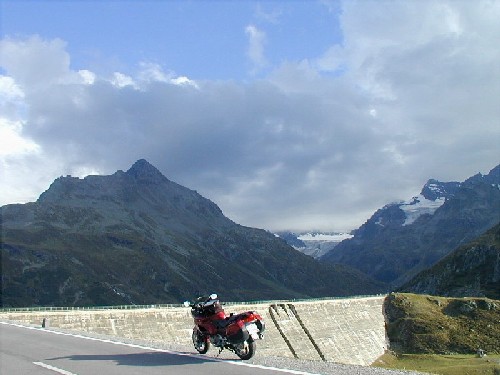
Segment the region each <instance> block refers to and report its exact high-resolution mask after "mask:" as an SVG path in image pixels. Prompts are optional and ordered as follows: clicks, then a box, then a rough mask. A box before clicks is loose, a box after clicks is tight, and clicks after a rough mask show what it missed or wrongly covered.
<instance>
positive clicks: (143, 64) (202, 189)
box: [0, 0, 500, 231]
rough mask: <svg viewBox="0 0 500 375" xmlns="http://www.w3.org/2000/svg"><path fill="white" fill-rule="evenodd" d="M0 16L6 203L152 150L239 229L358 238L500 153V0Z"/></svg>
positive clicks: (7, 5) (124, 7)
mask: <svg viewBox="0 0 500 375" xmlns="http://www.w3.org/2000/svg"><path fill="white" fill-rule="evenodd" d="M0 12H1V13H0V14H1V15H0V17H1V19H0V25H1V41H0V205H4V204H9V203H24V202H29V201H34V200H36V199H37V198H38V196H39V195H40V193H42V192H43V191H44V190H46V189H47V188H48V187H49V185H50V183H51V182H52V181H53V180H54V179H55V178H57V177H58V176H61V175H67V174H71V175H73V176H79V177H84V176H86V175H88V174H112V173H114V172H115V171H116V170H118V169H122V170H127V169H128V168H129V167H130V166H131V165H132V164H133V163H134V162H135V161H136V160H137V159H140V158H145V159H147V160H148V161H150V162H151V163H152V164H153V165H155V166H156V167H157V168H158V169H159V170H160V171H161V172H162V173H163V174H164V175H165V176H167V177H168V178H169V179H170V180H173V181H175V182H177V183H180V184H182V185H184V186H186V187H189V188H191V189H194V190H197V191H198V192H199V193H200V194H202V195H203V196H205V197H207V198H209V199H211V200H212V201H214V202H215V203H217V204H218V205H219V206H220V207H221V209H222V210H223V211H224V213H225V214H226V216H228V217H230V218H231V219H233V220H234V221H236V222H238V223H240V224H243V225H248V226H254V227H259V228H265V229H270V230H280V229H292V230H311V229H316V230H323V231H346V230H350V229H354V228H357V227H358V226H359V225H361V224H362V223H363V222H364V221H366V220H367V219H368V218H369V217H370V216H371V214H372V213H373V212H374V211H375V210H376V209H378V208H380V207H381V206H383V205H385V204H387V203H390V202H394V201H398V200H405V199H409V198H411V197H412V196H413V195H417V194H418V193H419V192H420V190H421V188H422V186H423V184H424V183H425V182H426V181H427V179H429V178H436V179H439V180H441V181H462V180H464V179H465V178H467V177H469V176H471V175H473V174H476V173H478V172H481V173H484V174H485V173H488V172H489V170H490V169H492V168H493V167H494V166H496V165H497V164H498V163H499V162H500V146H499V145H500V48H498V41H499V38H500V22H498V20H499V19H500V1H469V0H463V1H459V0H452V1H444V0H439V1H438V0H435V1H433V0H427V1H417V0H404V1H398V0H395V1H369V0H363V1H345V2H343V1H327V0H323V1H317V2H315V1H312V0H311V1H307V2H306V1H300V0H296V1H268V0H266V1H261V2H253V1H251V2H247V1H227V2H222V1H215V2H212V1H176V0H169V1H119V0H115V1H101V2H98V1H64V2H63V1H61V2H59V1H40V0H37V1H13V0H12V1H10V0H2V1H1V2H0Z"/></svg>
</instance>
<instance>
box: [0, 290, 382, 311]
mask: <svg viewBox="0 0 500 375" xmlns="http://www.w3.org/2000/svg"><path fill="white" fill-rule="evenodd" d="M385 295H387V294H372V295H358V296H347V297H320V298H305V299H287V300H263V301H245V302H223V303H222V304H223V305H227V306H231V305H260V304H263V305H274V304H280V303H291V302H314V301H328V300H342V299H361V298H369V297H382V296H385ZM175 307H184V305H183V304H180V303H179V304H150V305H117V306H69V307H63V306H35V307H7V308H1V309H0V313H9V312H36V311H90V310H140V309H162V308H175Z"/></svg>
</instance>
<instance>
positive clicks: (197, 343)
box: [192, 330, 210, 354]
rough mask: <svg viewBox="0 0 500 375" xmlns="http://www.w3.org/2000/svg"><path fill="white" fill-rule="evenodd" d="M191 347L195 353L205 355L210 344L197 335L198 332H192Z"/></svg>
mask: <svg viewBox="0 0 500 375" xmlns="http://www.w3.org/2000/svg"><path fill="white" fill-rule="evenodd" d="M192 338H193V345H194V348H195V349H196V351H197V352H198V353H200V354H205V353H206V352H208V349H209V348H210V342H209V341H208V340H207V339H206V338H205V337H204V336H203V335H201V334H199V333H198V331H196V330H193V336H192Z"/></svg>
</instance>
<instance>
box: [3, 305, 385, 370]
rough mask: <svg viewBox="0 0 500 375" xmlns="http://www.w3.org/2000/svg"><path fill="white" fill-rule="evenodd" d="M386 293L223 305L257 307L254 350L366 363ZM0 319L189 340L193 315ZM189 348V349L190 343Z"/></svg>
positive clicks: (373, 350)
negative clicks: (259, 326) (261, 334)
mask: <svg viewBox="0 0 500 375" xmlns="http://www.w3.org/2000/svg"><path fill="white" fill-rule="evenodd" d="M384 299H385V296H377V297H363V298H348V299H332V300H314V301H301V302H277V303H256V304H242V305H230V306H225V310H226V313H230V312H243V311H247V310H253V311H257V312H258V313H259V314H260V315H262V317H263V318H264V321H265V322H266V332H265V338H264V340H262V341H259V343H258V355H263V356H265V355H270V356H284V357H292V358H293V357H296V358H301V359H310V360H326V361H332V362H339V363H347V364H359V365H369V364H371V363H372V362H374V361H375V360H376V359H377V358H378V357H379V356H380V355H382V354H383V353H384V351H385V349H387V348H388V342H387V339H386V333H385V321H384V315H383V303H384ZM0 319H2V320H12V321H19V322H23V323H28V324H34V325H40V326H41V325H42V323H43V322H44V320H45V326H47V327H55V328H62V329H67V330H73V331H80V332H89V333H98V334H104V335H110V336H116V337H123V338H127V339H141V340H149V341H152V342H168V343H172V344H186V345H191V331H192V327H193V319H192V317H191V314H190V310H189V309H188V308H184V307H167V308H158V307H152V308H145V309H133V310H115V309H109V310H69V311H34V312H0ZM193 350H194V349H193Z"/></svg>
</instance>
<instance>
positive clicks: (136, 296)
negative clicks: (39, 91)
mask: <svg viewBox="0 0 500 375" xmlns="http://www.w3.org/2000/svg"><path fill="white" fill-rule="evenodd" d="M0 213H1V215H0V220H1V225H2V238H1V255H2V268H3V269H2V298H1V301H2V305H3V306H36V305H42V306H53V305H66V306H73V305H79V306H82V305H111V304H130V303H132V304H150V303H169V302H179V301H183V300H185V299H186V298H191V297H192V296H193V295H196V294H203V293H211V292H213V291H217V292H218V293H219V294H220V295H221V297H222V298H224V299H231V300H234V301H242V300H261V299H290V298H309V297H325V296H335V295H338V296H340V295H352V294H373V293H378V292H380V291H382V290H384V286H383V284H382V283H378V282H375V281H374V280H372V279H371V278H369V277H367V276H365V275H363V274H362V273H361V272H359V271H356V270H354V269H350V268H349V267H345V266H339V265H325V264H321V263H319V262H317V261H315V260H314V259H312V258H310V257H308V256H306V255H303V254H300V253H299V252H297V251H296V250H294V249H293V248H292V247H290V246H289V245H287V244H286V243H285V241H283V240H281V239H279V238H276V237H275V236H274V235H273V234H271V233H269V232H266V231H264V230H262V229H255V228H249V227H244V226H241V225H239V224H236V223H234V222H233V221H232V220H230V219H229V218H227V217H225V216H224V215H223V213H222V211H221V210H220V208H219V207H218V206H217V205H216V204H215V203H213V202H212V201H210V200H209V199H207V198H204V197H202V196H201V195H200V194H198V193H197V192H196V191H194V190H191V189H188V188H185V187H183V186H181V185H178V184H176V183H175V182H172V181H170V180H168V179H167V178H166V177H165V176H163V175H162V174H161V172H159V171H158V170H157V169H156V168H155V167H154V166H152V165H151V164H149V163H148V162H147V161H146V160H139V161H137V162H136V163H134V165H133V166H132V167H131V168H130V169H129V170H128V171H126V172H123V171H117V172H115V173H114V174H112V175H109V176H87V177H85V178H83V179H79V178H76V177H71V176H66V177H59V178H58V179H56V180H55V181H54V182H53V183H52V184H51V185H50V187H49V189H47V191H45V192H43V193H42V194H41V195H40V197H39V199H38V200H37V201H36V202H31V203H27V204H24V205H19V204H17V205H6V206H3V207H0Z"/></svg>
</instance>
